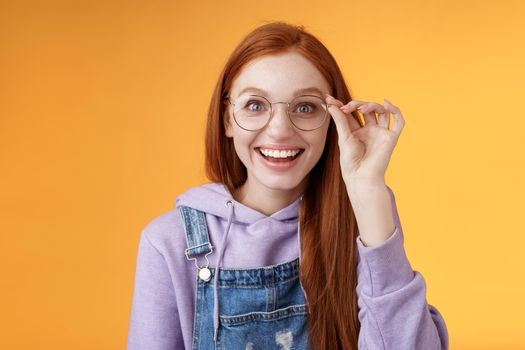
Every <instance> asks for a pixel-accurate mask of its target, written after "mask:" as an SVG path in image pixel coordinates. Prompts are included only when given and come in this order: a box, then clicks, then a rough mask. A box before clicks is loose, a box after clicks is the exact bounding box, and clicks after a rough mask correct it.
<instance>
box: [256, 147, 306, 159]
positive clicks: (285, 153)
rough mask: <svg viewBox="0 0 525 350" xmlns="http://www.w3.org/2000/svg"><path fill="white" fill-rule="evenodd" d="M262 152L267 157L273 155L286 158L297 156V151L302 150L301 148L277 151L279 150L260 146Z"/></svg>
mask: <svg viewBox="0 0 525 350" xmlns="http://www.w3.org/2000/svg"><path fill="white" fill-rule="evenodd" d="M260 150H261V153H262V154H264V155H265V156H267V157H273V158H286V157H292V156H296V155H297V153H299V152H300V150H293V151H292V150H283V151H277V150H269V149H262V148H260Z"/></svg>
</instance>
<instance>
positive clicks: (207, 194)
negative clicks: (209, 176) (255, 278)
mask: <svg viewBox="0 0 525 350" xmlns="http://www.w3.org/2000/svg"><path fill="white" fill-rule="evenodd" d="M301 199H302V196H301V197H299V198H297V199H296V200H295V201H294V202H293V203H291V204H290V205H288V206H287V207H285V208H282V209H281V210H279V211H277V212H275V213H273V214H272V215H270V216H267V215H264V214H263V213H260V212H258V211H257V210H255V209H252V208H250V207H247V206H245V205H244V204H242V203H240V202H237V201H236V200H235V199H233V196H232V195H231V193H230V192H229V190H228V187H226V185H224V184H222V183H218V182H216V183H208V184H204V185H201V186H196V187H191V188H190V189H188V190H187V191H186V192H184V193H183V194H181V195H180V196H178V197H177V199H176V200H175V208H177V209H178V207H179V206H181V205H183V206H187V207H191V208H194V209H197V210H200V211H203V212H205V213H207V214H210V215H213V216H216V217H220V218H223V219H225V220H228V215H229V214H228V208H227V206H226V205H225V204H224V203H225V202H226V201H228V200H230V201H232V202H233V203H234V207H235V215H234V218H233V222H235V223H237V224H243V225H247V226H250V225H252V224H257V223H258V222H259V221H261V220H262V221H265V220H266V221H269V222H271V221H286V220H298V218H299V206H300V204H301Z"/></svg>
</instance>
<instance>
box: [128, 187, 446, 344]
mask: <svg viewBox="0 0 525 350" xmlns="http://www.w3.org/2000/svg"><path fill="white" fill-rule="evenodd" d="M387 188H388V190H389V192H390V195H391V199H392V210H393V214H394V222H395V226H396V228H395V230H394V232H393V233H392V235H391V236H390V237H389V238H388V239H387V240H386V241H385V242H383V243H381V244H380V245H378V246H375V247H365V246H364V245H363V243H362V242H361V239H360V237H359V236H358V237H357V239H356V244H357V247H358V253H359V254H358V256H357V257H356V258H357V273H358V283H357V293H358V306H359V320H360V322H361V331H360V333H359V340H358V348H359V349H368V350H376V349H395V350H404V349H407V350H408V349H415V350H420V349H421V350H434V349H436V350H438V349H448V331H447V328H446V325H445V321H444V319H443V317H442V316H441V314H440V313H439V312H438V310H437V309H436V308H435V307H434V306H432V305H429V304H427V301H426V284H425V280H424V278H423V276H422V275H421V273H419V272H417V271H413V270H412V267H411V266H410V263H409V261H408V259H407V256H406V253H405V250H404V246H403V231H402V228H401V223H400V220H399V216H398V213H397V208H396V203H395V199H394V194H393V192H392V190H391V189H390V188H389V187H388V186H387ZM227 199H230V200H232V201H233V202H234V207H235V210H234V214H233V218H232V221H231V224H230V226H229V227H228V225H227V224H228V219H229V215H228V208H227V207H226V206H225V205H224V202H225V200H227ZM300 203H301V197H299V198H297V199H296V200H295V201H294V202H293V203H291V204H290V205H288V206H287V207H285V208H283V209H281V210H279V211H277V212H276V213H274V214H272V215H270V216H266V215H264V214H262V213H260V212H258V211H256V210H254V209H251V208H249V207H247V206H245V205H243V204H242V203H240V202H237V201H235V200H234V199H233V197H232V196H231V194H230V193H229V191H228V189H227V187H226V186H224V185H223V184H220V183H209V184H205V185H202V186H197V187H192V188H190V189H188V190H187V191H186V192H185V193H183V194H181V195H180V196H179V197H177V199H176V203H175V208H174V209H172V210H170V211H169V212H167V213H164V214H162V215H159V216H157V217H156V218H154V219H153V220H152V221H151V222H150V223H149V224H148V225H147V226H146V227H145V228H144V230H143V231H142V233H141V236H140V242H139V247H138V255H137V263H136V272H135V285H134V293H133V301H132V306H131V315H130V322H129V332H128V340H127V350H136V349H142V350H161V349H162V350H167V349H191V348H192V336H193V323H194V312H195V290H196V278H195V276H196V273H197V268H196V266H195V263H194V261H190V260H187V259H186V256H185V255H184V250H185V249H186V248H187V247H186V237H185V232H184V224H183V222H182V217H181V214H180V212H179V210H178V207H179V206H181V205H184V206H188V207H192V208H195V209H197V210H201V211H204V212H205V213H206V223H207V225H208V232H209V236H210V242H211V244H212V245H213V246H216V247H217V246H218V245H219V244H220V243H221V242H222V238H223V237H224V234H225V233H227V235H228V236H227V244H225V247H220V246H218V247H217V250H218V251H214V252H213V253H212V254H210V255H209V256H208V258H209V261H210V266H212V267H215V266H216V265H217V264H216V263H217V260H218V258H217V257H218V256H220V255H221V250H222V253H223V254H222V255H223V256H222V259H221V261H219V267H220V268H222V267H225V268H226V267H228V268H253V267H261V266H268V265H276V264H280V263H282V262H286V261H290V260H293V259H295V258H297V257H299V258H300V249H299V247H300V240H299V239H300V235H299V227H298V222H299V220H298V219H299V217H298V209H299V206H300ZM223 248H224V249H223ZM251 248H253V249H251ZM198 263H199V265H203V264H204V263H205V260H204V259H202V258H199V260H198ZM216 307H217V306H216ZM215 313H217V310H215Z"/></svg>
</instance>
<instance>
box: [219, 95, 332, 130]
mask: <svg viewBox="0 0 525 350" xmlns="http://www.w3.org/2000/svg"><path fill="white" fill-rule="evenodd" d="M225 100H228V102H229V103H230V104H231V105H232V106H233V119H235V122H236V123H237V125H239V127H240V128H241V129H244V130H247V131H257V130H260V129H262V128H264V127H265V126H266V125H267V124H268V123H269V122H270V119H271V118H272V115H273V109H272V105H274V104H278V103H282V104H286V105H288V109H287V112H288V117H289V118H290V121H291V122H292V124H293V125H294V126H295V127H296V128H297V129H299V130H304V131H311V130H315V129H317V128H320V127H321V126H322V125H323V122H324V121H325V119H326V117H327V116H328V107H329V106H330V104H329V103H326V102H325V100H323V99H322V98H321V97H319V96H315V95H302V96H298V97H295V98H294V99H293V100H292V101H291V102H273V103H272V102H270V101H268V100H267V99H266V98H265V97H263V96H258V95H241V96H239V97H237V98H236V99H235V101H234V102H232V101H231V100H230V99H229V98H228V97H226V98H225Z"/></svg>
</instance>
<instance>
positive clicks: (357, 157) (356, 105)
mask: <svg viewBox="0 0 525 350" xmlns="http://www.w3.org/2000/svg"><path fill="white" fill-rule="evenodd" d="M326 102H327V103H329V104H330V106H329V107H328V111H329V112H330V114H331V115H332V118H333V119H334V122H335V125H336V128H337V134H338V139H339V140H338V143H339V151H340V162H341V172H342V176H343V180H344V181H345V183H346V185H347V187H348V186H352V184H354V185H356V184H357V183H358V182H363V181H364V182H365V183H384V182H385V173H386V168H387V166H388V163H389V161H390V156H391V155H392V151H393V150H394V147H395V145H396V144H397V140H398V139H399V135H400V134H401V131H402V130H403V127H404V125H405V120H404V118H403V115H402V114H401V112H400V110H399V108H397V107H396V106H394V105H393V104H391V103H390V102H389V101H388V100H386V99H385V102H384V103H385V105H384V106H382V105H380V104H378V103H374V102H364V101H355V100H354V101H350V102H348V103H347V104H346V105H343V103H342V102H341V101H339V100H337V99H335V98H334V97H332V96H330V95H327V97H326ZM355 111H360V112H361V113H362V114H363V116H364V119H365V125H364V126H361V125H360V123H359V122H358V121H357V120H356V119H354V117H353V115H352V112H355ZM376 113H377V119H378V120H377V121H376ZM390 113H392V114H393V117H394V121H393V125H392V130H389V129H388V126H389V123H390Z"/></svg>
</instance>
